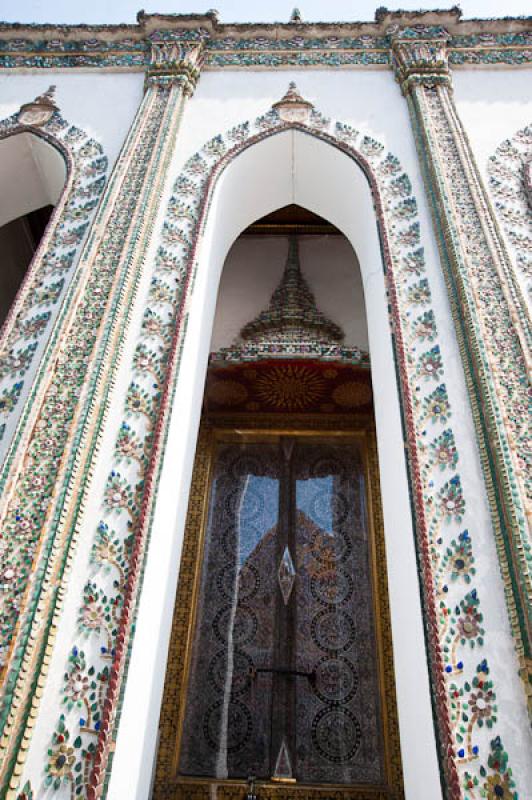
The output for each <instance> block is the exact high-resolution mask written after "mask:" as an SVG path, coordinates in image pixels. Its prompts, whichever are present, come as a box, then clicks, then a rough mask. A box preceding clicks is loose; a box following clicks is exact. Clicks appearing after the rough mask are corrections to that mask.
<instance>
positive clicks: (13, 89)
mask: <svg viewBox="0 0 532 800" xmlns="http://www.w3.org/2000/svg"><path fill="white" fill-rule="evenodd" d="M143 81H144V76H143V75H142V74H141V73H114V72H113V73H111V72H109V73H101V72H94V73H90V74H89V73H83V72H77V71H76V72H75V71H74V70H72V71H71V72H69V71H65V72H54V71H53V70H38V71H33V72H31V71H30V72H27V73H20V72H17V73H16V74H14V73H7V74H5V73H4V74H0V119H4V118H5V117H9V116H11V114H13V113H15V112H16V111H18V109H19V108H20V106H21V105H22V104H23V103H28V102H30V101H31V100H33V99H34V98H35V97H37V96H38V95H40V94H42V93H43V92H45V91H46V90H47V89H48V87H49V86H50V85H51V84H54V85H55V86H56V87H57V88H56V92H55V96H54V100H55V103H56V104H57V105H58V106H59V111H60V113H61V115H62V117H63V118H64V119H66V120H67V122H70V123H71V124H73V125H77V126H78V127H79V128H82V130H84V131H85V132H86V133H87V134H89V136H92V137H93V138H94V139H96V141H97V142H99V143H100V144H101V145H102V147H103V150H104V153H105V155H106V156H107V158H108V159H109V165H110V166H112V165H113V164H114V161H115V159H116V157H117V155H118V153H119V150H120V147H121V146H122V143H123V142H124V139H125V137H126V135H127V132H128V130H129V127H130V125H131V123H132V121H133V117H134V116H135V113H136V111H137V108H138V107H139V105H140V101H141V99H142V94H143Z"/></svg>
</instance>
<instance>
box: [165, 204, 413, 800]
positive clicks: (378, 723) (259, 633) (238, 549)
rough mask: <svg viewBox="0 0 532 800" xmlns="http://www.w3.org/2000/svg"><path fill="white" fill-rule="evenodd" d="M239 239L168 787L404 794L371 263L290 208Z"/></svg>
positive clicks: (182, 594) (197, 521) (170, 739)
mask: <svg viewBox="0 0 532 800" xmlns="http://www.w3.org/2000/svg"><path fill="white" fill-rule="evenodd" d="M324 223H325V224H324ZM267 231H273V233H271V234H269V235H268V234H267V233H266V232H267ZM287 231H288V232H289V237H288V241H287V236H286V234H287ZM296 231H297V233H296ZM310 231H311V232H310ZM321 231H327V232H329V231H331V232H332V235H327V234H325V235H323V234H322V233H321ZM253 232H255V234H256V235H255V236H254V237H253ZM245 233H246V234H247V236H246V235H244V236H241V237H239V239H238V240H237V242H236V243H235V245H234V246H233V248H232V249H231V251H230V254H229V256H228V258H227V260H226V265H225V267H224V273H223V275H222V281H221V287H220V292H219V296H218V303H217V312H216V321H215V326H214V334H213V342H212V344H211V350H214V351H215V352H212V353H211V356H210V367H209V371H208V376H207V383H206V389H205V398H204V404H203V406H204V413H203V422H202V432H201V433H200V437H199V445H198V449H197V453H196V462H195V469H194V476H193V479H192V488H191V501H190V504H189V511H188V517H187V526H186V535H185V543H184V553H186V554H187V556H186V557H185V559H184V560H183V561H182V564H181V579H180V589H179V591H178V596H177V598H176V605H175V611H174V621H173V630H172V638H171V642H170V651H169V666H168V672H167V679H166V687H165V699H164V701H163V709H162V716H161V723H160V750H159V758H158V768H157V777H156V781H155V788H154V797H155V798H163V797H167V796H172V797H175V798H178V797H179V798H181V797H182V798H189V797H191V796H194V797H195V796H196V795H197V796H198V797H199V796H201V793H202V791H203V792H206V791H208V790H209V791H210V789H209V787H213V786H214V785H217V786H218V790H217V791H218V794H217V796H218V797H220V798H222V797H224V798H225V797H233V796H236V795H237V794H238V792H239V791H240V792H241V793H242V792H244V786H245V782H248V784H249V786H250V787H251V784H252V783H253V777H254V778H255V779H256V780H257V782H260V783H258V788H257V791H258V792H259V796H260V797H263V798H266V797H269V796H270V793H271V792H272V791H274V794H275V796H276V797H279V798H282V797H284V796H285V795H284V794H283V793H282V791H281V787H282V786H283V785H284V786H285V788H286V791H288V792H289V794H290V797H292V796H294V797H295V796H297V797H304V796H306V794H305V793H306V792H308V791H309V786H312V787H314V788H313V792H314V795H315V796H316V798H318V797H330V787H331V785H334V786H336V792H337V794H338V797H362V796H367V793H368V791H369V792H370V793H372V795H374V796H375V797H380V796H381V795H382V797H387V798H392V797H393V798H399V797H402V796H403V792H402V775H401V766H400V762H401V758H400V752H399V740H398V727H397V716H396V706H395V688H394V675H393V656H392V643H391V635H390V622H389V612H388V599H387V579H386V558H385V547H384V537H383V529H382V511H381V502H380V492H379V488H378V483H379V478H378V467H377V457H376V450H375V437H374V421H373V413H372V396H371V382H370V374H369V359H368V355H367V352H366V350H365V344H366V338H367V333H366V330H365V327H366V326H365V319H364V308H363V300H362V296H361V294H362V289H361V286H360V284H359V281H358V280H357V273H358V266H357V264H356V260H355V259H354V257H353V255H354V254H353V252H352V250H351V249H350V247H349V245H348V243H347V241H346V240H345V239H344V237H342V236H341V235H338V234H339V231H337V230H336V229H335V228H334V227H333V226H330V225H327V223H326V221H325V220H322V219H319V218H316V216H315V215H312V214H310V213H309V212H305V211H304V209H301V208H298V207H295V206H293V205H292V206H289V207H287V208H285V209H282V210H280V211H279V212H277V213H274V214H272V215H269V216H268V217H266V218H263V219H262V220H260V221H259V222H258V223H255V224H254V225H252V226H251V227H250V228H249V229H248V231H246V232H245ZM276 233H277V235H275V234H276ZM305 233H306V235H305ZM257 234H258V235H257ZM317 237H319V238H317ZM302 244H303V245H304V248H303V249H304V259H303V260H302V259H301V255H300V250H301V245H302ZM279 249H282V255H283V258H284V259H286V260H285V266H284V269H283V271H282V274H281V276H280V279H279V280H278V283H277V286H276V288H275V289H274V291H273V293H272V296H271V298H270V300H269V302H268V304H267V306H266V307H265V308H263V309H262V310H260V311H259V312H258V314H257V315H256V316H254V319H253V320H248V321H247V324H244V325H243V326H242V327H241V330H240V334H239V335H238V336H237V337H236V338H237V341H236V342H234V343H229V346H228V347H225V348H224V347H222V348H221V349H219V347H217V343H219V342H220V339H221V340H222V342H223V341H224V336H226V335H227V334H226V329H227V327H228V326H229V327H230V326H231V324H232V323H233V322H234V317H235V316H238V317H239V318H240V319H245V315H246V314H247V315H249V314H250V308H251V309H253V310H255V308H256V305H257V296H258V298H259V299H260V297H261V295H262V294H263V292H261V283H262V284H263V285H264V283H265V284H266V285H270V284H271V280H270V279H271V277H272V273H273V274H277V272H276V269H277V266H278V264H277V263H275V262H276V261H278V258H279ZM271 261H273V262H274V263H273V264H272V263H271ZM302 263H304V264H305V270H303V268H302ZM306 276H312V284H313V288H314V289H315V291H316V292H317V295H315V293H314V291H313V289H312V288H311V287H310V285H309V283H308V281H307V277H306ZM316 297H317V298H318V300H319V301H320V302H319V304H318V305H317V302H316ZM236 298H238V307H237V306H236V305H235V299H236ZM259 301H260V300H259ZM321 302H323V303H325V304H327V305H328V307H329V308H331V309H333V310H334V311H335V312H336V313H335V319H336V320H338V321H340V320H341V321H343V322H345V323H346V324H347V326H348V336H347V337H346V334H345V332H344V329H343V328H342V327H340V326H339V325H337V324H336V322H333V321H332V320H331V319H329V317H327V316H326V315H325V314H324V313H323V312H322V310H321V307H320V306H321ZM346 338H347V341H344V340H345V339H346ZM200 531H202V533H201V534H200ZM191 581H192V585H193V590H192V592H190V591H189V589H188V588H185V587H189V586H190V582H191ZM175 732H177V736H176V737H174V734H175ZM235 780H236V782H235ZM296 783H297V786H296ZM355 786H358V787H359V788H358V790H357V789H355V788H354V787H355ZM327 787H329V788H327ZM250 791H251V788H250ZM235 793H236V794H235Z"/></svg>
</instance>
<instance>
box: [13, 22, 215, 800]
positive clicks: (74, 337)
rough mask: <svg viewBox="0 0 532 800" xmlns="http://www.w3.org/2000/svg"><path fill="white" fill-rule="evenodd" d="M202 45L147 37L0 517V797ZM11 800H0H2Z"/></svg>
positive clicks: (18, 763) (60, 588) (18, 744)
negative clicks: (124, 133)
mask: <svg viewBox="0 0 532 800" xmlns="http://www.w3.org/2000/svg"><path fill="white" fill-rule="evenodd" d="M204 39H205V35H204V32H203V31H202V30H187V31H185V32H178V33H173V34H171V37H169V36H165V37H163V36H160V35H158V34H157V33H155V34H153V35H152V37H151V64H150V66H149V68H148V71H147V76H146V92H145V95H144V98H143V100H142V103H141V105H140V107H139V110H138V112H137V115H136V117H135V120H134V122H133V125H132V127H131V130H130V132H129V134H128V137H127V139H126V142H125V144H124V146H123V149H122V152H121V154H120V156H119V158H118V160H117V163H116V166H115V168H114V172H113V174H112V176H111V179H110V181H109V184H108V186H107V188H106V190H105V193H104V195H103V199H102V202H101V204H100V207H99V209H98V212H97V214H96V217H95V221H94V224H93V226H92V229H91V232H90V234H89V237H88V240H87V243H86V246H85V248H84V251H83V253H82V255H81V260H80V274H81V275H82V278H81V281H80V284H79V287H78V291H77V294H76V295H75V297H74V298H73V301H72V304H71V307H70V309H69V312H68V314H67V315H66V316H65V318H64V321H63V322H62V330H61V331H60V336H56V337H55V341H56V345H55V346H56V351H55V352H54V357H53V359H51V360H50V370H49V374H48V375H47V380H46V381H45V382H43V385H42V387H41V389H40V392H39V395H38V396H37V397H36V398H35V400H34V403H37V404H38V407H39V411H38V414H37V415H36V417H35V420H36V421H35V424H34V426H33V428H32V431H31V435H30V436H29V437H28V439H27V443H26V446H25V447H24V448H21V452H20V453H19V454H18V458H17V459H16V461H15V462H14V463H13V466H12V472H11V477H10V482H9V484H8V486H7V487H6V491H5V492H4V495H3V498H2V505H1V506H0V527H1V530H2V534H3V536H4V538H5V539H6V540H7V543H8V548H9V552H8V557H9V559H10V563H11V564H12V566H13V570H12V571H13V575H14V579H13V580H12V581H11V582H10V584H9V585H2V592H1V594H0V604H1V608H0V618H1V623H2V627H1V635H2V639H3V641H2V645H3V647H2V652H3V653H5V657H4V661H3V663H2V665H1V667H2V695H1V703H2V705H1V712H0V720H1V727H2V738H1V740H0V759H1V761H0V786H2V787H8V786H10V787H11V789H12V791H15V790H16V788H17V784H18V779H19V776H20V774H21V771H22V767H23V763H24V760H25V756H26V752H27V748H28V746H29V741H30V737H31V730H32V728H33V726H34V723H35V720H36V717H37V714H38V708H39V701H40V697H41V694H42V691H43V686H44V682H45V679H46V673H47V667H48V663H49V660H50V654H51V650H52V647H53V642H54V639H55V636H56V631H57V626H58V623H59V618H60V613H61V607H62V602H63V598H64V594H65V584H66V580H67V575H68V571H69V567H70V564H71V560H72V557H73V554H74V549H75V545H76V539H77V536H78V530H79V523H80V516H81V512H82V510H83V505H84V498H85V495H86V491H87V489H88V485H89V480H90V477H91V472H92V469H93V461H94V457H95V455H96V452H97V450H98V447H99V441H100V439H101V434H102V430H103V425H104V423H105V419H106V416H107V413H108V408H109V402H110V394H111V390H112V387H113V382H114V380H115V375H116V370H117V367H118V362H119V358H120V353H121V348H122V343H123V339H124V337H125V333H126V331H127V327H128V322H129V317H130V312H131V307H132V303H133V301H134V299H135V296H136V292H137V287H138V284H139V281H140V279H141V276H142V273H143V268H144V261H145V256H146V252H147V248H148V244H149V241H150V237H151V233H152V229H153V225H154V221H155V217H156V214H157V210H158V208H159V202H160V198H161V194H162V190H163V186H164V180H165V177H166V173H167V168H168V165H169V163H170V161H171V157H172V154H173V151H174V147H175V142H176V138H177V133H178V130H179V126H180V121H181V118H182V112H183V108H184V105H185V103H186V100H187V98H188V97H189V96H190V95H191V94H192V92H193V90H194V87H195V84H196V82H197V79H198V77H199V73H200V69H201V64H202V59H203V46H204ZM8 796H9V795H8Z"/></svg>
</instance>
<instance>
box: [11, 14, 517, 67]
mask: <svg viewBox="0 0 532 800" xmlns="http://www.w3.org/2000/svg"><path fill="white" fill-rule="evenodd" d="M444 13H445V12H444ZM381 16H382V15H381ZM384 16H386V14H384ZM146 18H147V15H145V14H142V15H141V17H140V18H139V23H140V25H122V26H120V28H121V34H122V35H119V36H115V37H113V38H112V39H111V38H110V37H109V35H108V34H107V32H106V29H105V27H104V26H102V27H99V28H95V27H94V26H91V27H88V28H86V30H87V32H88V33H89V34H90V35H89V37H80V38H79V39H73V38H72V37H71V36H68V37H67V36H62V30H61V26H57V27H56V28H55V30H54V35H53V36H52V37H51V38H48V39H47V38H44V37H43V38H39V37H38V36H36V35H35V33H34V31H33V30H32V27H31V26H24V27H23V28H22V30H21V29H20V26H17V28H16V29H15V30H13V35H8V36H7V38H4V37H2V38H1V39H0V67H2V68H4V69H17V68H18V69H20V68H24V67H26V68H32V69H53V68H57V67H61V68H64V67H83V68H98V67H100V68H101V67H113V68H115V69H126V70H135V69H137V70H140V69H143V68H144V67H146V66H147V65H148V64H149V62H150V41H149V39H148V38H147V37H145V36H144V35H143V34H144V32H143V29H142V26H143V24H144V22H145V20H146ZM209 18H210V19H209ZM197 20H198V25H199V24H205V25H209V28H208V29H206V33H208V34H209V36H210V41H209V42H208V45H207V52H206V59H205V64H206V67H207V68H210V69H223V68H229V69H231V68H233V69H234V68H235V67H267V68H268V69H275V68H276V67H280V68H283V67H287V66H293V67H299V68H301V67H316V66H322V67H333V68H338V67H342V66H345V67H353V66H373V65H379V66H383V65H389V64H390V60H391V58H390V36H389V35H388V34H387V28H388V26H389V21H388V22H386V21H383V23H384V24H382V25H381V31H380V32H378V33H375V23H366V24H364V23H362V24H361V23H358V24H357V23H354V24H353V25H352V30H351V31H350V32H349V33H348V32H344V31H342V34H343V35H340V36H338V35H337V33H336V32H333V31H332V30H331V28H330V26H326V27H327V28H329V29H328V30H324V31H323V33H321V35H320V32H319V28H318V26H317V25H316V26H312V27H313V32H312V33H311V34H310V35H309V33H307V31H306V30H305V27H304V26H301V27H299V28H298V29H294V26H293V25H284V26H282V25H278V28H280V29H281V30H282V29H283V28H284V29H285V30H286V34H288V35H286V34H285V35H284V36H279V35H278V34H269V32H268V31H267V32H266V33H265V35H262V36H253V35H249V36H235V35H234V32H233V31H232V30H231V26H227V28H228V30H224V28H225V26H224V25H220V24H217V26H216V33H214V32H213V30H212V28H211V27H210V24H211V23H212V14H211V13H210V12H209V13H207V14H206V15H198V17H197ZM377 21H378V22H381V19H379V13H378V12H377ZM448 21H449V12H447V15H446V20H445V23H448ZM83 27H84V26H80V28H81V29H83ZM424 27H426V26H424ZM3 28H4V31H5V32H6V33H7V34H10V33H11V31H10V26H8V25H5V26H3ZM316 28H318V31H316ZM365 28H366V30H364V29H365ZM4 31H3V32H4ZM172 33H173V34H174V35H180V36H181V37H182V38H186V37H187V35H190V29H183V28H181V29H179V28H177V29H175V28H174V29H173V31H172ZM268 34H269V35H268ZM531 60H532V35H531V34H530V31H529V30H526V29H525V28H524V26H523V29H522V30H516V31H513V32H511V33H508V32H505V33H501V32H499V31H496V32H495V31H494V32H491V31H489V30H486V24H484V25H483V26H482V29H481V30H479V32H474V33H467V34H460V33H458V34H456V35H454V36H452V38H451V41H450V61H451V63H452V64H454V65H457V66H461V65H468V64H486V65H496V64H510V65H520V64H527V63H530V61H531Z"/></svg>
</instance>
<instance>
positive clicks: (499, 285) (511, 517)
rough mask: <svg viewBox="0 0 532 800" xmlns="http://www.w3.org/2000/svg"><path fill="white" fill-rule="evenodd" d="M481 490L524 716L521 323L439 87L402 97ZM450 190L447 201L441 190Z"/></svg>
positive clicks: (526, 550)
mask: <svg viewBox="0 0 532 800" xmlns="http://www.w3.org/2000/svg"><path fill="white" fill-rule="evenodd" d="M408 102H409V105H410V112H411V116H412V120H413V125H414V132H415V136H416V141H417V146H418V150H419V153H420V159H421V163H422V167H423V170H424V176H425V179H426V182H427V187H428V193H429V196H430V198H431V201H432V212H433V216H434V220H435V226H436V234H437V240H438V245H439V248H440V255H441V258H442V264H443V266H444V275H445V279H446V282H447V288H448V293H449V298H450V301H451V308H452V312H453V317H454V320H455V327H456V331H457V337H458V342H459V346H460V350H461V356H462V361H463V364H464V371H465V377H466V384H467V388H468V393H469V396H470V402H471V407H472V412H473V419H474V422H475V428H476V432H477V439H478V442H479V452H480V457H481V463H482V467H483V471H484V477H485V481H486V486H487V492H488V499H489V502H490V510H491V515H492V522H493V529H494V537H495V542H496V545H497V550H498V555H499V561H500V566H501V573H502V577H503V580H504V585H505V595H506V602H507V606H508V611H509V620H510V626H511V630H512V634H513V637H514V641H515V647H516V652H517V655H518V658H519V667H520V670H519V674H520V677H521V679H522V682H523V687H524V690H525V694H526V696H527V699H528V703H529V712H530V711H531V710H532V706H531V702H532V684H531V676H532V659H531V650H530V648H531V635H530V621H531V618H532V616H531V614H532V606H531V602H532V592H531V585H532V577H531V573H530V534H529V531H528V526H527V520H526V512H525V507H526V502H527V495H528V491H529V488H530V484H529V475H527V470H526V469H523V461H524V459H526V454H527V453H529V450H530V426H529V424H528V422H529V421H528V416H527V407H528V400H527V392H528V387H529V382H528V378H527V358H529V336H530V316H529V313H528V312H527V308H526V303H525V301H524V298H523V295H522V292H521V289H520V286H519V284H518V282H517V280H516V276H515V273H514V271H513V269H512V267H511V264H510V261H509V259H508V255H507V253H506V251H505V247H504V243H503V242H502V240H501V238H500V234H499V231H498V227H497V223H496V220H495V218H494V216H493V211H492V209H491V206H490V205H489V202H488V200H487V197H486V195H485V190H484V188H483V186H482V184H481V182H480V178H479V174H478V170H477V168H476V166H475V164H474V162H473V160H472V154H471V150H470V146H469V143H468V141H467V138H466V136H465V133H464V131H463V128H462V126H461V124H460V122H459V120H458V117H457V114H456V109H455V108H454V105H453V101H452V98H451V96H450V94H449V91H448V88H447V86H446V85H445V84H441V85H438V86H430V85H429V86H423V85H422V83H420V85H419V86H416V87H415V89H414V91H413V92H412V94H410V95H409V97H408ZM450 184H452V185H453V192H452V193H451V192H449V191H448V186H449V185H450Z"/></svg>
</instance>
